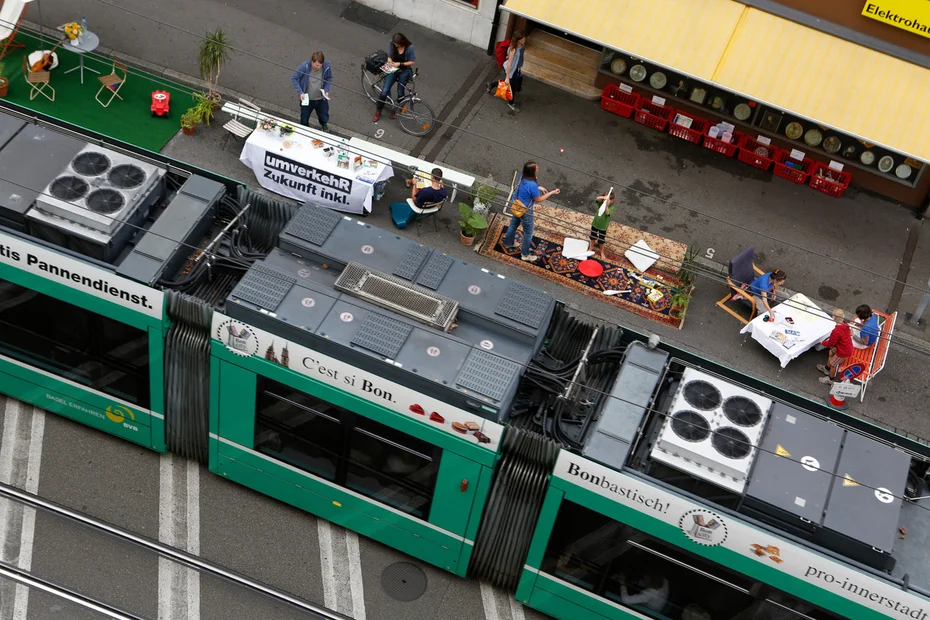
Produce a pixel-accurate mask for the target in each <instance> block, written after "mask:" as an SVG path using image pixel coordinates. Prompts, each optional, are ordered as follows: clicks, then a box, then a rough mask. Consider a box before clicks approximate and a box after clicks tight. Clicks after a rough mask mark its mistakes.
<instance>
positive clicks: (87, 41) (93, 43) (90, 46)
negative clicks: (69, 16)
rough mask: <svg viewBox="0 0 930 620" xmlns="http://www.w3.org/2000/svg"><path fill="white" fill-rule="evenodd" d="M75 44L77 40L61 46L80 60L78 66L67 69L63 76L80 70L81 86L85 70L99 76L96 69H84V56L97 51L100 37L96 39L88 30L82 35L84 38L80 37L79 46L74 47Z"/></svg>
mask: <svg viewBox="0 0 930 620" xmlns="http://www.w3.org/2000/svg"><path fill="white" fill-rule="evenodd" d="M76 43H77V39H74V40H70V41H65V42H64V43H62V44H61V47H62V48H64V49H67V50H71V51H72V52H74V53H75V54H77V55H78V57H79V58H80V59H81V62H80V64H79V65H78V66H76V67H74V68H73V69H68V70H67V71H65V74H68V73H71V72H72V71H77V70H78V69H80V70H81V84H83V83H84V69H85V68H86V69H87V70H88V71H91V72H93V73H96V74H97V75H100V72H99V71H97V70H96V69H94V68H92V67H84V54H89V53H90V52H92V51H94V50H95V49H97V46H99V45H100V37H98V36H97V35H95V34H94V33H93V32H91V31H90V30H88V31H86V32H85V33H84V36H83V37H81V42H80V44H77V45H75V44H76Z"/></svg>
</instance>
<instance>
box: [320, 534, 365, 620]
mask: <svg viewBox="0 0 930 620" xmlns="http://www.w3.org/2000/svg"><path fill="white" fill-rule="evenodd" d="M316 529H317V542H318V543H319V545H320V573H321V576H322V579H323V605H324V606H325V607H328V608H329V609H332V610H334V611H337V612H339V613H341V614H345V615H347V616H351V617H352V618H354V619H355V620H365V618H366V612H365V588H364V583H363V581H362V579H363V577H362V561H361V554H360V552H359V544H358V534H356V533H355V532H353V531H350V530H347V529H345V528H343V527H339V526H338V525H336V524H334V523H330V522H329V521H327V520H325V519H317V521H316Z"/></svg>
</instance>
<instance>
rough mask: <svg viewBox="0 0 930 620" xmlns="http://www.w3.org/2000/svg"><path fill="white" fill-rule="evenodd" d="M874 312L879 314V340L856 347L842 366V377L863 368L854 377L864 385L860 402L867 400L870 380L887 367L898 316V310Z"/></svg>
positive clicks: (860, 394)
mask: <svg viewBox="0 0 930 620" xmlns="http://www.w3.org/2000/svg"><path fill="white" fill-rule="evenodd" d="M872 312H873V313H874V314H876V315H878V327H879V334H878V340H877V341H876V342H875V344H873V345H872V346H871V347H868V348H865V349H858V348H857V349H854V350H853V354H852V355H850V356H849V358H848V359H847V360H846V362H844V364H843V365H842V366H841V367H840V376H841V377H843V376H845V375H846V372H847V371H849V373H850V374H853V373H855V372H856V371H857V370H858V369H859V368H861V369H862V371H861V372H860V373H859V376H858V377H856V378H855V379H853V381H855V382H857V383H858V384H859V385H861V386H862V390H861V391H860V392H859V402H862V401H864V400H865V389H866V388H867V387H868V385H869V381H871V380H872V379H873V378H874V377H875V375H877V374H878V373H880V372H881V370H882V368H884V367H885V360H886V359H888V349H889V348H890V347H891V338H892V334H893V333H894V325H895V321H896V320H897V318H898V313H897V312H894V313H892V314H885V313H884V312H879V311H877V310H873V311H872Z"/></svg>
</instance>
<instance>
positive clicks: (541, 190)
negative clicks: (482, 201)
mask: <svg viewBox="0 0 930 620" xmlns="http://www.w3.org/2000/svg"><path fill="white" fill-rule="evenodd" d="M538 170H539V164H537V163H536V162H535V161H528V162H526V163H525V164H523V176H521V177H520V184H519V185H518V186H517V191H516V193H515V194H514V198H513V205H512V206H511V210H520V209H521V208H525V209H526V211H525V213H523V215H522V216H520V217H517V216H516V215H514V216H513V218H511V220H510V226H508V227H507V234H506V235H504V247H506V248H512V247H513V242H514V239H515V238H516V236H517V227H518V226H522V227H523V247H522V248H521V252H520V255H521V256H520V257H521V258H522V259H523V260H525V261H527V262H530V263H532V262H535V261H536V259H537V258H538V257H537V256H536V255H535V254H532V255H531V254H530V249H531V247H532V244H533V205H535V204H536V203H537V202H545V201H546V200H547V199H548V198H549V196H552V195H553V194H558V193H559V189H558V188H556V189H554V190H552V191H551V192H550V191H547V190H546V188H545V187H540V186H539V183H538V182H537V181H536V173H537V171H538ZM521 205H522V207H521Z"/></svg>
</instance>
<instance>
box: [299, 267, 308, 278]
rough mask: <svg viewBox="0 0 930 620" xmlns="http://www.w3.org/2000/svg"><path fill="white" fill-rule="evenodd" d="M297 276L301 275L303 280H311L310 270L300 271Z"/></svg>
mask: <svg viewBox="0 0 930 620" xmlns="http://www.w3.org/2000/svg"><path fill="white" fill-rule="evenodd" d="M297 275H299V276H300V277H301V278H309V277H310V270H309V269H299V270H298V271H297Z"/></svg>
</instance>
